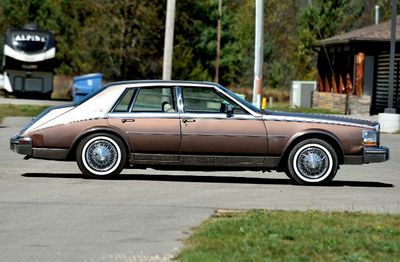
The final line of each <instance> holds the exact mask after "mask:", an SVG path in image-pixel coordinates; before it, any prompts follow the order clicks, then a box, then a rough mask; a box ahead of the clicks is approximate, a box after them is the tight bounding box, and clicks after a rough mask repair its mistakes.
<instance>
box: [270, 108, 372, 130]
mask: <svg viewBox="0 0 400 262" xmlns="http://www.w3.org/2000/svg"><path fill="white" fill-rule="evenodd" d="M263 118H264V119H266V120H275V121H292V122H309V123H310V122H311V123H321V124H336V125H346V126H356V127H362V128H377V127H378V126H379V124H378V123H377V122H374V121H369V120H363V119H356V118H350V117H345V116H337V115H323V114H305V113H292V112H282V111H272V110H266V111H264V112H263Z"/></svg>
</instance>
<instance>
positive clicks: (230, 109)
mask: <svg viewBox="0 0 400 262" xmlns="http://www.w3.org/2000/svg"><path fill="white" fill-rule="evenodd" d="M234 111H235V108H234V107H233V105H231V104H228V105H227V106H226V116H227V117H232V116H233V113H234Z"/></svg>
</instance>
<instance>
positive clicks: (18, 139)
mask: <svg viewBox="0 0 400 262" xmlns="http://www.w3.org/2000/svg"><path fill="white" fill-rule="evenodd" d="M10 149H11V150H12V151H14V152H16V153H18V154H21V155H29V156H31V155H32V138H30V137H23V136H19V135H16V136H13V137H11V138H10Z"/></svg>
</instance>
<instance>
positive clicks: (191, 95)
mask: <svg viewBox="0 0 400 262" xmlns="http://www.w3.org/2000/svg"><path fill="white" fill-rule="evenodd" d="M182 96H183V101H184V109H185V112H188V113H226V109H227V105H229V104H231V105H232V106H233V107H234V110H235V113H236V114H244V113H245V112H244V111H243V109H241V108H240V107H239V106H238V105H236V104H235V103H233V102H232V101H228V100H227V99H225V98H224V97H223V96H221V95H219V94H218V93H216V92H215V91H214V89H211V88H201V87H183V88H182Z"/></svg>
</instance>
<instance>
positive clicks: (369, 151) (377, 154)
mask: <svg viewBox="0 0 400 262" xmlns="http://www.w3.org/2000/svg"><path fill="white" fill-rule="evenodd" d="M388 160H389V148H387V147H383V146H380V147H366V148H364V163H377V162H385V161H388Z"/></svg>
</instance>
